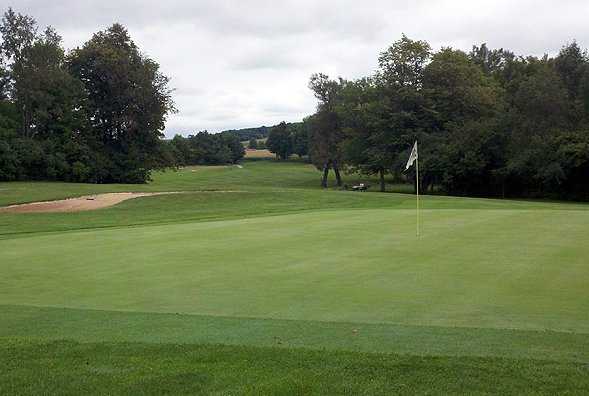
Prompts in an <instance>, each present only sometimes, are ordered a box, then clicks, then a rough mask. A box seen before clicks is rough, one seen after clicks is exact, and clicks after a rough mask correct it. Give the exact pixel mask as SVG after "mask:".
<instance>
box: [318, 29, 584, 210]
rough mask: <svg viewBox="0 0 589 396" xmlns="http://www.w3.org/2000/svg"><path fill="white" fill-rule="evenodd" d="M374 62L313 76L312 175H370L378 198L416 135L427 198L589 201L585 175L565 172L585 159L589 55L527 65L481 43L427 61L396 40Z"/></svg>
mask: <svg viewBox="0 0 589 396" xmlns="http://www.w3.org/2000/svg"><path fill="white" fill-rule="evenodd" d="M378 60H379V69H378V70H377V72H376V73H375V74H374V75H373V76H369V77H364V78H359V79H357V80H354V81H346V80H343V79H341V78H340V79H339V80H330V79H329V78H328V77H327V76H325V75H323V74H320V73H319V74H314V75H313V76H312V77H311V82H310V88H311V89H312V90H313V92H314V94H315V96H316V97H317V99H318V108H317V112H316V113H315V114H314V115H312V116H311V117H309V125H310V133H309V138H310V142H309V146H310V151H311V158H312V159H313V161H314V163H315V164H316V165H317V167H318V168H320V169H326V168H328V164H329V162H330V161H337V163H338V165H339V166H343V167H345V168H346V169H347V170H348V171H351V172H357V171H359V172H362V173H364V174H367V175H370V174H375V173H377V174H379V175H380V184H381V190H383V191H384V189H385V174H386V173H389V174H391V175H392V176H393V179H395V180H413V179H414V177H415V173H414V172H413V170H409V171H408V172H406V173H405V172H403V170H404V169H403V165H404V161H406V158H407V156H408V150H409V149H410V147H411V146H412V145H413V142H414V141H415V140H416V139H417V140H418V141H419V143H420V152H421V155H420V168H421V172H420V184H421V185H422V187H423V190H426V191H427V190H428V189H429V188H434V186H436V187H437V188H441V189H442V191H445V192H447V193H450V194H458V195H463V194H469V195H480V196H513V197H521V196H542V197H555V198H557V197H558V198H569V199H582V200H589V194H588V193H587V187H586V183H585V182H584V180H586V179H587V178H588V177H589V173H587V171H588V170H587V168H585V166H584V165H579V166H571V162H575V163H577V164H583V163H584V162H583V161H584V160H583V158H586V157H587V155H589V154H587V152H586V151H585V152H584V151H583V150H586V146H585V145H584V143H581V142H584V141H586V139H587V135H588V133H587V131H586V130H587V128H586V123H587V121H589V58H588V56H587V53H586V51H585V50H582V49H581V48H580V47H579V45H578V44H577V43H576V42H573V43H571V44H568V45H566V46H565V47H563V48H562V50H561V52H560V53H559V55H558V56H557V57H555V58H549V57H548V56H544V57H542V58H535V57H525V58H524V57H517V56H515V55H514V54H513V53H511V52H510V51H507V50H504V49H493V50H492V49H489V48H488V47H487V46H486V45H485V44H482V45H481V46H473V49H472V51H471V52H470V53H469V54H466V53H464V52H462V51H459V50H454V49H451V48H442V49H441V50H439V51H437V52H435V53H432V51H431V49H430V47H429V45H428V44H427V43H426V42H423V41H414V40H411V39H409V38H408V37H406V36H405V35H403V36H402V38H401V39H400V40H398V41H396V42H394V43H393V44H392V45H391V46H390V47H389V48H388V49H387V50H385V51H384V52H382V53H381V55H380V56H379V59H378ZM567 155H570V156H572V157H573V158H575V160H574V161H573V160H572V159H571V158H567ZM324 174H325V173H324ZM322 185H325V183H324V178H322Z"/></svg>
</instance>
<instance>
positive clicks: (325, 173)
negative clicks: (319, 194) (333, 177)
mask: <svg viewBox="0 0 589 396" xmlns="http://www.w3.org/2000/svg"><path fill="white" fill-rule="evenodd" d="M328 175H329V162H326V163H325V165H323V175H322V176H321V187H323V188H327V176H328Z"/></svg>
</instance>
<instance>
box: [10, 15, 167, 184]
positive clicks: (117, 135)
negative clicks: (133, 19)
mask: <svg viewBox="0 0 589 396" xmlns="http://www.w3.org/2000/svg"><path fill="white" fill-rule="evenodd" d="M0 36H1V39H2V41H1V43H0V180H26V179H52V180H66V181H77V182H96V183H108V182H131V183H140V182H145V181H146V180H148V179H149V175H150V171H151V170H152V169H157V168H161V167H164V166H167V165H168V164H167V163H166V162H165V160H166V156H165V155H164V150H165V147H164V145H163V144H162V137H163V134H162V131H163V129H164V124H165V121H166V117H167V116H168V115H169V114H170V113H172V112H173V111H174V103H173V101H172V97H171V89H170V88H169V85H168V78H167V77H166V76H164V75H163V74H162V73H161V72H160V69H159V65H158V64H157V63H156V62H155V61H154V60H152V59H150V58H149V57H147V56H145V55H144V54H142V53H141V52H140V50H139V48H138V47H137V46H136V45H135V43H134V42H133V41H132V40H131V38H130V37H129V34H128V32H127V30H126V29H125V28H124V27H123V26H121V25H120V24H114V25H112V26H111V27H110V28H108V29H106V30H104V31H101V32H98V33H96V34H94V35H93V36H92V38H91V39H90V40H89V41H87V42H86V43H85V44H84V45H83V46H81V47H79V48H76V49H74V50H72V51H70V52H69V53H66V52H65V51H64V49H63V46H62V38H61V36H59V34H58V33H57V32H56V31H55V30H54V29H53V28H51V27H48V28H46V29H45V30H43V31H42V32H40V31H39V27H38V26H37V23H36V21H35V20H34V19H33V18H31V17H30V16H27V15H22V14H18V13H16V12H14V11H13V10H12V9H8V11H6V13H5V14H4V16H3V18H2V21H1V24H0Z"/></svg>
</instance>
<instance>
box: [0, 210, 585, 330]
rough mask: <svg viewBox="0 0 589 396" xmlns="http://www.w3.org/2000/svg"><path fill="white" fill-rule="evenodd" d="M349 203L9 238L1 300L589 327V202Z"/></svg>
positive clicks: (0, 245) (0, 257) (1, 260)
mask: <svg viewBox="0 0 589 396" xmlns="http://www.w3.org/2000/svg"><path fill="white" fill-rule="evenodd" d="M422 217H423V227H424V228H423V236H422V237H421V238H420V239H417V238H416V237H415V229H414V227H415V213H414V211H412V210H384V209H374V210H356V211H351V210H344V211H323V212H313V213H303V214H297V215H285V216H273V217H266V218H253V219H242V220H231V221H214V222H207V223H193V224H172V225H164V226H146V227H137V228H131V229H112V230H101V231H81V232H70V233H67V234H63V235H58V234H56V235H42V236H34V237H33V236H32V237H27V238H20V239H13V240H3V241H0V271H1V272H2V274H3V277H2V279H0V303H2V304H16V305H18V304H28V305H44V306H63V307H71V308H92V309H106V310H127V311H147V312H182V313H196V314H207V315H221V316H237V317H259V318H275V319H303V320H317V321H341V322H356V323H357V322H360V323H397V324H410V325H424V326H432V325H435V326H464V327H490V328H515V329H552V330H564V331H574V332H589V318H588V317H587V314H586V313H587V312H589V301H588V300H587V299H586V298H585V293H586V292H585V280H586V279H588V278H589V265H588V264H587V261H586V257H588V256H589V246H588V245H587V244H586V243H583V241H586V240H587V239H588V237H589V230H588V229H587V226H586V224H588V220H589V212H587V211H574V212H572V211H559V210H545V211H534V210H529V211H527V210H476V209H473V210H424V211H423V213H422Z"/></svg>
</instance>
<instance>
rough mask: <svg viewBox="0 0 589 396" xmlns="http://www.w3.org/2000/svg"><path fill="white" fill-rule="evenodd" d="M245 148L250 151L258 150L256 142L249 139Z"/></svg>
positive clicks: (253, 139)
mask: <svg viewBox="0 0 589 396" xmlns="http://www.w3.org/2000/svg"><path fill="white" fill-rule="evenodd" d="M247 148H249V149H250V150H257V149H258V140H257V139H255V138H251V139H250V141H249V143H248V144H247Z"/></svg>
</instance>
